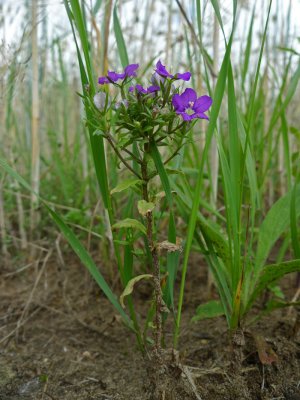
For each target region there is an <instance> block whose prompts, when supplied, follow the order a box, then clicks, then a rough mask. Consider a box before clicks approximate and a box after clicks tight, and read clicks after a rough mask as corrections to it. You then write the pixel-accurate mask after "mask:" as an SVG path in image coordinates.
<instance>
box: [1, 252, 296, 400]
mask: <svg viewBox="0 0 300 400" xmlns="http://www.w3.org/2000/svg"><path fill="white" fill-rule="evenodd" d="M17 264H18V265H19V264H20V262H18V263H17V262H14V263H11V265H10V266H7V265H6V266H2V268H1V271H0V400H21V399H38V400H40V399H43V400H46V399H52V400H58V399H61V400H77V399H78V400H92V399H95V400H96V399H97V400H105V399H106V400H131V399H135V400H139V399H141V400H144V399H145V400H146V399H150V398H151V395H152V394H153V387H152V383H151V380H149V374H148V373H147V371H149V363H148V362H147V361H146V360H145V359H144V358H143V357H142V355H141V354H140V353H139V351H138V349H137V346H136V342H135V337H134V335H133V334H131V333H130V332H128V331H127V330H126V328H125V327H124V326H123V324H122V322H121V321H120V318H119V317H118V316H117V315H115V313H114V310H113V309H112V307H111V305H110V304H109V302H108V301H107V300H106V299H105V298H104V296H103V294H102V293H101V292H100V290H99V289H98V288H97V287H96V285H95V284H94V282H92V280H91V279H90V277H89V276H88V275H87V273H86V271H85V270H84V267H83V266H82V265H80V263H79V262H78V261H77V260H76V259H75V260H74V257H69V258H68V262H65V264H66V265H65V266H62V265H60V263H59V262H58V261H57V260H56V256H54V255H52V256H51V257H50V258H49V259H48V260H47V262H46V263H43V262H42V260H41V261H40V262H39V263H33V264H32V265H31V266H29V267H28V268H26V269H24V270H23V271H21V272H18V273H17V272H16V269H17V268H18V267H16V265H17ZM98 264H99V265H101V260H100V261H99V263H98ZM2 265H3V263H2ZM102 270H103V269H102ZM205 281H206V268H205V266H203V265H202V264H201V261H199V260H197V259H195V260H193V262H192V264H191V266H190V270H189V276H188V285H187V292H186V297H185V308H184V311H183V325H182V326H183V329H182V332H181V337H180V346H179V353H174V352H172V350H170V351H169V356H170V358H172V360H173V361H172V362H173V364H172V365H171V366H170V370H169V371H168V373H169V375H168V376H171V377H172V378H171V381H172V379H173V381H172V382H171V384H170V388H169V391H168V393H167V394H166V397H165V398H166V400H167V399H182V400H185V399H186V400H194V399H197V400H200V399H202V400H233V399H234V400H235V399H238V400H239V399H240V400H248V399H249V400H250V399H257V400H258V399H264V400H267V399H268V400H271V399H272V400H275V399H276V400H280V399H286V400H300V337H299V333H298V334H297V335H296V336H295V335H294V337H293V325H294V322H295V318H296V310H292V311H291V312H289V310H288V309H284V310H279V311H276V312H275V313H273V314H271V315H270V316H267V317H264V318H263V319H261V320H260V321H259V322H258V323H257V324H256V325H254V326H253V327H252V328H251V329H252V332H254V333H255V334H256V335H257V334H259V335H261V336H262V337H263V338H264V339H265V340H266V343H267V344H268V346H269V347H270V348H271V350H272V352H273V354H275V356H276V358H277V359H278V361H277V362H273V363H272V364H271V365H262V363H261V362H260V359H259V357H258V353H257V347H256V346H255V342H254V340H253V338H252V337H251V335H248V334H247V332H246V335H245V344H244V345H243V346H242V349H241V357H242V358H241V364H240V365H237V364H236V365H235V364H234V362H233V359H234V357H233V351H232V347H231V340H230V338H229V336H228V333H227V327H226V323H225V321H224V319H223V318H218V319H216V320H207V321H202V322H199V323H191V322H190V320H191V317H192V316H193V314H194V312H195V310H196V307H197V306H198V305H199V304H200V303H201V302H202V301H205V300H207V296H206V292H207V290H206V286H205ZM113 285H114V287H115V288H116V290H117V286H118V283H117V282H114V283H113ZM283 285H284V290H285V293H286V296H287V297H288V298H292V296H293V294H294V293H295V290H296V288H295V277H294V276H290V277H288V278H286V279H285V280H284V283H283ZM134 296H135V303H136V304H137V305H138V308H139V310H140V314H141V316H142V318H144V317H145V313H146V309H147V307H148V306H149V302H150V301H151V295H150V290H149V288H148V287H147V285H146V284H144V283H141V284H140V285H139V286H138V288H137V290H136V291H135V294H134ZM171 323H172V317H170V318H169V323H168V324H167V325H166V341H167V347H168V348H171V343H172V337H171ZM169 382H170V380H169Z"/></svg>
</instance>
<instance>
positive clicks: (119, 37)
mask: <svg viewBox="0 0 300 400" xmlns="http://www.w3.org/2000/svg"><path fill="white" fill-rule="evenodd" d="M113 19H114V31H115V36H116V41H117V46H118V50H119V57H120V60H121V63H122V66H123V68H125V67H126V66H127V65H128V64H129V58H128V53H127V49H126V45H125V40H124V36H123V33H122V29H121V25H120V21H119V17H118V14H117V6H116V5H115V7H114V15H113Z"/></svg>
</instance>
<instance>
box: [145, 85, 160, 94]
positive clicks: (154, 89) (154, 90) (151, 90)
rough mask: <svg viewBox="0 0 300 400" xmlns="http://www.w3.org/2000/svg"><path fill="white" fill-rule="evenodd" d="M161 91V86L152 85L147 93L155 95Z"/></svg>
mask: <svg viewBox="0 0 300 400" xmlns="http://www.w3.org/2000/svg"><path fill="white" fill-rule="evenodd" d="M159 90H160V87H159V86H156V85H151V86H149V87H148V89H147V93H153V92H158V91H159Z"/></svg>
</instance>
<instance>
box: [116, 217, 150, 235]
mask: <svg viewBox="0 0 300 400" xmlns="http://www.w3.org/2000/svg"><path fill="white" fill-rule="evenodd" d="M112 228H113V229H122V228H132V229H138V230H139V231H141V232H142V233H143V234H144V235H146V228H145V227H144V225H143V224H142V223H141V222H140V221H138V220H137V219H133V218H125V219H123V220H122V221H119V222H117V223H115V224H114V225H113V226H112Z"/></svg>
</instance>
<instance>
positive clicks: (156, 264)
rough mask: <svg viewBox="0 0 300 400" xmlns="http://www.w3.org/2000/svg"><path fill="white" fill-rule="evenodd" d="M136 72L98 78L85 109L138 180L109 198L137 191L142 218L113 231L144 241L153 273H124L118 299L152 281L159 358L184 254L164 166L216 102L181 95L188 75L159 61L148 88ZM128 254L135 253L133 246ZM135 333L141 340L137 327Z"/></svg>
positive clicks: (135, 66) (131, 69)
mask: <svg viewBox="0 0 300 400" xmlns="http://www.w3.org/2000/svg"><path fill="white" fill-rule="evenodd" d="M137 70H138V64H130V65H128V66H127V67H126V68H125V69H124V71H123V72H121V73H119V72H114V71H108V73H107V75H106V76H101V77H100V78H99V79H98V83H99V85H100V86H101V89H100V90H99V91H98V92H97V93H96V94H95V95H90V94H89V92H88V91H87V93H86V97H87V99H88V101H87V102H86V104H88V105H89V109H90V113H89V116H90V117H89V119H88V124H91V125H92V128H93V129H94V135H101V136H102V137H104V138H105V139H106V140H107V141H108V142H109V144H110V145H111V147H112V149H113V150H114V152H115V154H116V155H117V157H118V158H119V160H120V162H121V163H122V164H123V165H124V166H125V167H126V169H127V170H128V171H130V172H131V173H132V174H133V175H134V179H131V180H126V181H125V182H124V181H123V182H121V184H119V185H118V187H116V188H114V189H113V190H112V192H111V193H115V192H120V191H122V190H127V189H129V188H133V189H134V190H135V192H137V193H138V194H139V195H140V200H139V201H138V204H137V210H138V212H139V214H140V215H139V216H138V219H135V218H126V219H124V220H122V221H119V222H117V223H116V224H114V226H113V228H114V229H117V230H122V232H123V233H125V235H126V241H123V243H125V245H126V246H128V245H129V246H132V245H133V242H134V240H136V239H137V238H138V237H139V236H141V235H142V236H144V239H145V252H146V253H147V254H148V261H149V264H150V267H151V270H150V271H147V272H149V273H147V274H144V275H139V276H133V273H132V269H131V271H130V273H129V274H125V275H126V276H123V277H122V280H123V284H124V286H125V290H124V292H123V294H122V296H121V299H120V300H121V304H123V305H124V299H125V297H127V296H129V295H130V294H131V292H132V290H133V286H134V284H135V283H136V282H138V281H139V280H141V279H150V280H151V281H152V282H153V287H154V307H153V310H152V315H155V317H154V321H155V323H154V324H152V326H154V329H155V342H154V343H155V346H154V349H155V354H156V356H157V358H158V359H160V358H161V354H162V349H161V342H162V323H163V319H164V318H163V315H164V314H165V313H166V312H167V311H168V310H169V309H172V308H173V287H174V281H175V278H176V271H177V265H178V260H179V252H180V245H179V243H178V238H177V237H176V226H175V218H174V215H173V207H172V192H171V185H170V181H169V177H168V170H167V169H166V165H167V164H168V163H170V161H171V160H172V159H173V158H174V157H176V156H177V155H178V154H179V153H180V149H181V148H182V146H183V145H184V144H185V143H186V142H187V134H188V132H189V131H190V130H191V129H192V127H193V126H194V124H195V123H196V122H197V120H198V119H206V120H208V116H207V115H206V114H205V112H206V111H208V110H209V108H210V106H211V104H212V99H211V98H210V97H209V96H201V97H198V96H197V94H196V92H195V91H194V90H193V89H191V88H186V89H185V90H184V91H183V92H182V93H180V92H181V87H180V86H179V87H176V83H177V82H180V81H184V82H188V81H189V80H190V78H191V73H190V72H184V73H175V74H171V73H170V72H169V71H167V69H166V67H165V66H164V65H163V64H162V63H161V61H158V62H157V64H156V68H155V71H154V73H153V74H152V76H151V79H150V81H149V84H148V85H147V86H145V87H144V86H142V85H141V84H140V83H138V82H134V80H135V79H137ZM110 86H113V87H114V88H116V89H117V91H118V94H117V95H115V97H111V96H110V94H109V90H108V89H109V87H110ZM155 176H159V178H160V181H161V184H162V187H163V190H164V192H163V196H165V197H166V200H167V203H168V206H169V230H168V237H167V238H166V239H167V240H163V241H162V242H159V237H158V236H159V235H158V234H157V231H158V224H159V221H157V220H156V219H157V218H156V213H155V209H156V207H157V206H158V198H159V196H158V191H157V190H156V187H155V185H154V184H153V182H152V180H153V178H154V177H155ZM161 193H162V192H161V191H160V194H161ZM130 217H132V215H130ZM133 232H134V235H133ZM130 238H131V239H130ZM127 250H128V248H127ZM163 250H165V251H167V257H166V260H167V261H166V264H167V265H166V268H165V271H166V276H165V279H164V280H163V282H165V283H164V284H163V285H162V284H161V281H162V280H161V271H162V270H163V269H162V266H161V265H160V259H161V257H160V253H161V252H162V251H163ZM129 251H132V247H130V248H129ZM147 320H148V318H147ZM148 322H149V320H148ZM148 325H149V324H148ZM136 330H137V331H138V333H137V334H138V337H139V338H140V341H141V336H140V334H139V328H138V327H137V326H136ZM146 340H147V339H146ZM144 344H145V343H143V345H144Z"/></svg>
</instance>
